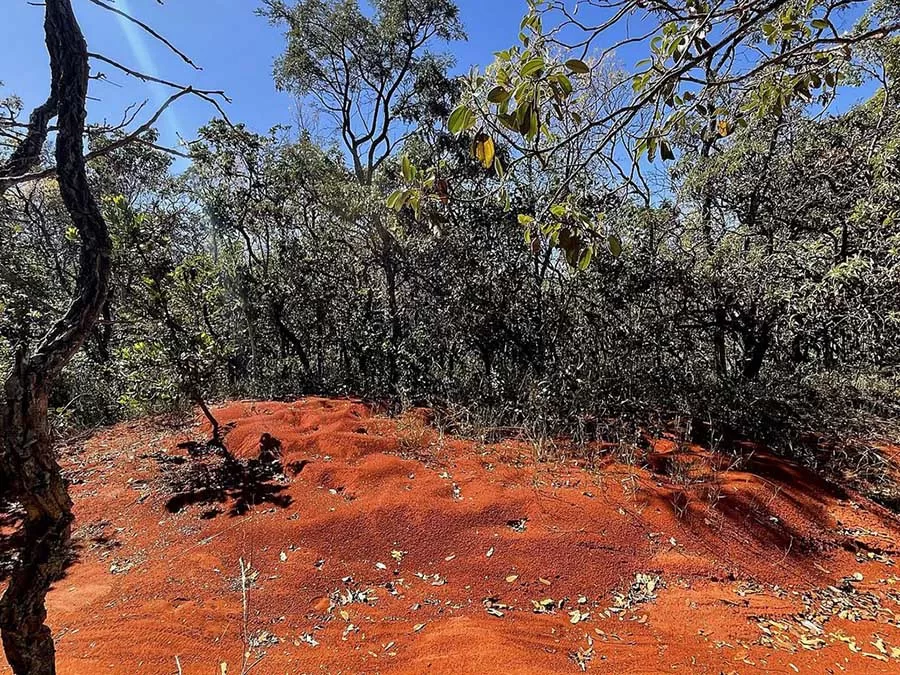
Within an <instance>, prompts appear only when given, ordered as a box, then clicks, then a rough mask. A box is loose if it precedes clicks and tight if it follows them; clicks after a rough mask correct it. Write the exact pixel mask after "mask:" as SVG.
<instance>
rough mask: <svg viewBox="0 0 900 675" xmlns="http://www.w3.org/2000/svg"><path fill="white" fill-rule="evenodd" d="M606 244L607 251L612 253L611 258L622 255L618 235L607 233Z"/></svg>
mask: <svg viewBox="0 0 900 675" xmlns="http://www.w3.org/2000/svg"><path fill="white" fill-rule="evenodd" d="M607 245H608V246H609V252H610V253H612V257H613V258H618V257H619V256H620V255H622V240H621V239H619V237H618V236H616V235H614V234H611V235H609V238H608V239H607Z"/></svg>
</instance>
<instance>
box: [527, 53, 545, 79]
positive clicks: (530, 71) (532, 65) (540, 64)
mask: <svg viewBox="0 0 900 675" xmlns="http://www.w3.org/2000/svg"><path fill="white" fill-rule="evenodd" d="M545 65H546V63H545V62H544V59H542V58H541V57H540V56H536V57H534V58H533V59H531V60H530V61H527V62H526V63H525V65H523V66H522V70H521V75H522V77H531V76H532V75H534V74H535V73H537V72H538V71H541V70H543V69H544V66H545Z"/></svg>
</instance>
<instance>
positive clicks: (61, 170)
mask: <svg viewBox="0 0 900 675" xmlns="http://www.w3.org/2000/svg"><path fill="white" fill-rule="evenodd" d="M45 7H46V10H45V12H46V13H45V20H44V32H45V35H46V40H47V50H48V52H49V54H50V69H51V74H52V78H53V81H52V84H51V92H52V94H51V96H50V100H48V103H45V104H44V106H42V108H44V107H45V106H47V105H48V104H50V103H51V102H53V101H55V110H56V113H57V118H58V120H57V121H58V124H57V126H58V135H57V141H56V164H57V176H58V182H59V191H60V196H61V197H62V200H63V203H64V205H65V207H66V211H67V212H68V213H69V216H70V217H71V219H72V223H73V225H74V226H75V228H76V229H77V231H78V234H79V238H80V240H81V251H80V256H79V273H78V279H77V283H76V288H75V295H74V297H73V298H72V303H71V305H70V306H69V309H68V310H67V311H66V313H65V315H64V316H63V317H61V318H60V319H59V320H58V321H57V322H56V324H54V326H53V327H52V328H51V329H50V331H49V332H48V333H47V335H46V336H45V337H44V338H43V340H42V341H41V343H40V344H39V345H38V347H37V348H36V349H35V350H34V352H33V353H32V354H30V355H29V354H28V353H27V351H26V349H25V347H20V348H19V349H18V350H17V355H16V362H15V364H14V366H13V368H12V370H11V372H10V373H9V375H8V377H7V380H6V385H5V391H4V394H5V400H4V401H3V407H2V417H0V436H2V439H3V441H2V443H3V444H2V446H0V478H2V482H3V485H4V487H5V488H6V489H8V490H9V491H10V496H11V498H12V499H13V500H15V501H18V502H20V503H21V505H22V507H23V508H24V510H25V522H24V525H23V534H24V540H23V546H22V551H21V555H20V557H19V561H18V564H17V567H16V569H15V570H14V571H13V573H12V575H11V576H10V579H9V585H8V587H7V589H6V592H5V593H4V595H3V599H2V601H0V633H2V640H3V647H4V650H5V652H6V658H7V661H8V662H9V664H10V666H11V667H12V669H13V672H14V673H15V674H16V675H53V674H54V673H55V672H56V666H55V652H54V647H53V638H52V634H51V632H50V629H49V628H48V627H47V626H46V625H45V624H44V621H45V620H46V616H47V611H46V608H45V599H46V595H47V592H48V590H49V589H50V585H51V584H52V583H53V582H54V581H56V580H57V579H59V577H60V575H61V574H62V572H63V571H64V569H65V566H66V563H67V560H68V546H69V535H70V530H71V523H72V503H71V500H70V499H69V495H68V489H67V486H66V482H65V480H64V479H63V477H62V472H61V471H60V467H59V464H58V463H57V461H56V458H55V456H54V453H53V447H52V444H51V441H50V432H49V427H48V423H47V401H48V398H49V395H50V391H51V389H52V387H53V384H54V382H55V380H56V379H57V377H58V376H59V373H60V371H61V370H62V369H63V367H64V366H65V365H66V363H68V361H69V359H71V358H72V355H73V354H74V353H75V352H76V351H78V349H80V348H81V346H82V345H83V344H84V341H85V339H86V337H87V336H88V334H89V333H90V331H91V329H92V327H93V326H94V324H95V323H96V321H97V317H98V316H99V314H100V311H101V309H102V307H103V303H104V302H105V300H106V294H107V289H108V285H109V254H110V240H109V234H108V232H107V229H106V223H105V222H104V220H103V216H102V214H101V213H100V209H99V208H98V207H97V203H96V201H95V200H94V198H93V196H92V194H91V191H90V188H89V185H88V180H87V174H86V171H85V166H84V155H83V146H82V138H83V135H84V120H85V100H86V97H87V85H88V74H89V67H88V56H87V45H86V44H85V41H84V37H83V36H82V34H81V29H80V28H79V26H78V22H77V20H76V18H75V15H74V13H73V11H72V6H71V2H70V0H46V2H45ZM47 114H49V113H48V111H47V110H41V109H38V110H37V111H36V113H35V114H33V115H32V124H34V125H36V126H35V128H33V129H29V134H28V138H32V133H31V132H32V131H35V132H36V133H37V134H38V135H40V136H41V139H42V141H41V143H43V141H45V140H46V130H47V124H48V123H49V119H47V118H46V115H47ZM41 133H42V135H41ZM29 142H33V139H32V141H29ZM26 154H27V155H29V156H32V157H35V159H34V160H33V162H32V163H31V165H27V166H26V164H27V162H26V163H23V164H20V165H19V166H17V167H16V168H17V169H19V170H29V169H30V168H31V167H32V166H33V165H34V162H36V161H37V160H36V156H35V155H34V152H33V150H28V151H27V152H23V156H24V155H26ZM14 156H15V154H14ZM8 168H9V167H8V165H5V166H4V167H3V169H4V170H6V169H8ZM7 486H8V487H7Z"/></svg>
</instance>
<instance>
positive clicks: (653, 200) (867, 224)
mask: <svg viewBox="0 0 900 675" xmlns="http://www.w3.org/2000/svg"><path fill="white" fill-rule="evenodd" d="M587 4H589V5H592V6H594V8H595V9H597V10H598V11H599V10H601V9H604V8H605V9H609V8H610V7H614V5H610V6H606V5H605V4H603V3H599V2H591V3H587ZM701 4H702V3H701ZM701 4H698V3H694V2H686V3H680V4H677V5H676V6H672V5H667V4H665V3H659V7H656V6H655V5H654V3H650V5H653V7H651V8H650V9H648V16H649V17H652V18H653V21H657V20H658V26H657V28H658V35H657V34H656V33H649V34H648V49H649V52H650V59H649V60H648V61H647V64H649V65H645V66H639V67H637V69H632V68H631V67H630V64H627V63H625V62H623V61H620V60H617V57H616V56H615V55H614V54H611V53H610V54H606V55H604V56H601V55H600V54H599V52H597V53H595V51H593V49H592V44H594V46H598V47H604V46H609V45H607V44H600V45H596V43H593V42H592V40H594V39H596V38H598V35H602V31H600V30H599V29H597V30H596V34H594V35H592V36H591V35H589V36H588V37H587V38H585V39H584V40H581V38H580V37H577V36H576V37H575V38H574V39H572V40H570V42H569V43H568V44H566V43H563V42H562V40H561V36H562V35H564V34H565V35H567V36H570V33H571V31H572V30H574V28H573V27H579V28H580V29H582V30H585V31H588V32H590V30H588V29H587V28H585V26H584V25H583V24H581V23H578V22H576V21H575V19H574V18H573V17H572V16H569V15H568V14H567V13H565V12H563V10H564V8H565V7H566V3H535V4H534V6H533V7H532V10H531V12H530V13H529V15H528V16H527V17H526V20H525V21H524V22H523V25H522V41H521V45H519V46H518V47H516V48H513V49H510V50H508V51H506V52H502V53H500V54H499V55H498V60H497V62H496V63H494V64H492V65H491V66H489V67H488V68H487V69H486V70H485V71H484V73H481V74H473V75H472V76H471V77H468V78H461V79H456V78H453V77H451V76H450V75H449V73H450V72H451V70H452V67H453V63H452V60H451V59H450V58H449V57H448V56H446V55H445V54H442V53H441V52H442V50H443V49H444V46H445V45H446V43H447V41H452V40H459V39H462V38H463V37H464V33H463V27H462V26H461V25H460V22H459V19H458V11H457V8H456V7H455V5H454V4H453V2H452V1H451V0H377V1H376V2H374V3H373V6H374V12H368V11H363V9H361V8H360V7H359V6H358V4H357V3H356V2H354V1H353V0H346V1H343V2H332V1H329V0H300V1H298V2H296V3H293V4H291V3H285V2H281V1H278V0H269V1H268V2H265V3H263V8H262V10H261V13H262V14H263V15H264V16H265V17H267V18H268V19H269V20H271V21H273V22H275V23H276V24H277V25H279V26H283V27H284V29H285V30H286V49H285V51H284V55H283V57H282V58H281V59H280V60H279V61H278V63H277V64H276V66H275V79H276V82H277V83H278V85H279V86H280V87H283V88H285V89H287V90H290V91H292V92H294V93H295V94H296V95H297V97H298V99H299V100H301V101H302V102H303V104H304V105H305V106H307V107H309V108H310V109H314V110H316V111H317V113H318V114H319V115H320V116H321V117H322V118H323V119H328V120H330V121H331V123H330V124H329V125H325V126H326V127H327V129H328V131H327V132H326V133H319V134H316V135H313V134H312V133H310V132H308V131H306V130H303V129H299V130H292V129H289V128H287V127H285V128H276V129H273V130H272V131H271V132H269V133H266V134H259V133H255V132H252V131H250V130H249V129H247V128H245V127H244V126H242V125H241V124H233V123H232V122H231V121H228V120H227V119H224V118H221V119H216V120H214V121H211V122H210V123H209V124H208V125H206V126H205V127H204V128H203V129H201V130H200V131H199V135H198V139H197V140H196V141H195V142H193V143H191V144H190V145H189V147H188V148H187V151H188V154H189V159H188V160H183V159H180V160H175V159H173V155H172V154H171V153H170V152H167V151H166V149H164V148H160V147H159V146H158V144H157V142H156V141H157V138H156V136H155V133H154V132H153V131H152V129H150V128H149V127H148V128H146V129H142V130H141V131H140V133H139V134H137V135H134V136H133V137H129V136H127V132H126V131H125V130H122V129H116V128H101V127H95V128H93V129H88V132H87V138H88V139H89V144H90V147H89V151H90V153H89V154H88V158H89V159H91V161H90V162H89V163H88V164H87V171H88V180H89V183H90V192H91V193H92V194H93V195H95V196H96V197H97V201H98V203H99V208H100V211H101V212H102V219H103V221H104V222H105V225H106V227H108V229H109V237H110V240H111V254H110V259H109V264H110V273H109V284H108V285H109V292H108V294H106V297H105V300H104V301H103V303H102V307H101V308H100V310H99V318H98V320H96V321H93V320H91V321H87V319H85V321H84V322H83V323H84V328H85V335H84V338H85V339H84V345H83V349H81V351H79V352H78V353H77V354H76V355H75V356H74V357H73V358H72V359H71V361H69V362H68V364H67V365H66V366H65V369H64V370H63V371H62V373H61V375H60V379H59V380H58V381H57V382H56V383H55V385H54V386H53V387H52V390H49V391H48V395H49V397H50V398H49V401H50V404H49V405H50V420H51V422H52V425H53V428H54V429H55V430H56V431H57V432H58V433H66V432H69V431H71V430H73V429H77V428H81V427H91V426H95V425H100V424H107V423H111V422H113V421H115V420H118V419H121V418H123V417H127V416H133V415H143V414H147V413H152V412H155V411H163V410H172V409H184V408H185V407H186V406H189V405H190V406H193V405H200V406H201V407H202V408H203V410H204V411H205V412H206V413H207V414H210V413H209V411H208V409H207V406H206V404H207V402H208V401H215V400H221V399H226V398H236V397H259V398H281V397H295V396H299V395H303V394H309V393H318V394H328V395H353V396H360V397H364V398H367V399H372V400H378V401H387V402H390V403H391V404H393V405H395V406H397V407H402V406H410V405H427V406H432V407H435V408H437V409H438V410H441V411H445V412H446V413H447V417H448V419H449V418H453V419H455V420H457V421H459V420H466V421H467V422H469V423H472V424H480V425H481V426H482V427H490V428H496V429H500V428H509V427H527V428H529V429H531V430H533V431H534V432H536V433H541V434H565V435H572V436H575V437H577V438H579V439H590V438H595V437H598V436H603V435H605V434H615V433H620V432H623V431H627V430H628V429H634V428H636V427H639V426H642V425H644V426H646V425H650V424H658V423H660V424H669V423H678V424H690V425H691V426H692V427H693V428H694V430H695V431H696V432H698V433H699V432H703V433H707V432H709V431H712V432H713V433H714V434H716V435H721V434H726V433H727V434H742V435H748V436H752V437H754V438H761V439H763V440H768V441H770V442H772V443H773V444H776V445H778V444H780V447H782V449H786V448H791V449H792V450H793V452H795V453H796V454H797V455H798V456H800V457H802V458H803V459H805V460H808V461H811V462H814V463H822V462H827V461H828V458H829V457H830V455H829V454H828V453H824V454H823V453H822V452H821V451H823V450H824V449H830V448H833V447H837V446H834V445H832V444H833V442H834V441H835V440H840V441H842V442H847V441H848V440H859V441H861V440H864V439H869V440H872V439H876V438H877V437H878V436H879V434H881V433H883V432H888V431H890V429H891V420H892V418H894V417H895V416H896V414H897V412H898V409H900V370H898V366H900V341H898V336H900V330H898V328H900V304H898V298H900V266H898V265H900V228H898V223H897V218H898V213H900V92H898V90H897V76H898V74H900V44H898V43H897V38H896V37H894V33H895V31H896V18H897V17H895V16H894V13H895V11H896V10H894V9H892V8H891V7H890V6H882V5H881V4H879V3H872V4H869V3H853V2H851V3H847V2H834V3H807V4H804V5H803V6H802V7H801V6H799V5H797V6H795V4H794V3H774V4H772V5H766V6H765V7H762V6H760V7H759V8H756V4H757V3H750V5H752V6H753V9H752V12H751V10H750V9H746V11H747V12H751V14H753V12H757V13H756V14H753V15H752V16H748V15H744V14H740V16H739V13H737V10H736V9H735V8H734V7H732V5H731V4H730V3H725V4H719V5H716V6H715V7H714V8H708V7H706V6H705V5H703V6H702V7H701ZM56 5H66V6H67V5H68V2H64V1H62V0H53V1H52V2H48V8H49V7H51V6H54V7H55V6H56ZM682 5H683V6H682ZM735 6H736V5H735ZM748 7H749V6H748ZM704 8H705V9H704ZM48 11H49V10H48ZM706 11H708V12H709V16H710V17H712V18H711V19H710V24H709V26H707V27H706V28H705V29H704V30H703V31H702V32H700V33H698V32H696V31H695V32H693V33H692V32H691V31H692V30H693V29H692V28H691V27H692V26H694V27H696V26H698V25H701V24H702V22H699V23H698V21H699V19H698V16H700V15H702V14H703V13H704V12H706ZM740 11H741V12H744V11H745V10H744V9H742V10H740ZM69 12H71V10H69ZM698 12H699V14H698ZM670 14H671V16H670ZM547 17H550V18H554V17H555V18H556V19H557V21H559V22H560V24H559V25H560V26H561V27H562V28H565V30H562V29H560V30H549V31H545V29H544V27H543V23H542V22H543V21H546V20H547ZM839 17H843V19H841V18H839ZM260 20H262V19H260ZM842 20H843V21H844V23H845V24H846V26H845V25H844V24H841V23H840V21H842ZM651 23H652V22H651ZM654 25H656V24H654ZM729 36H730V37H729ZM657 37H658V38H659V41H656V38H657ZM719 37H721V38H722V39H721V40H720V41H719V42H716V40H717V39H718V38H719ZM588 38H590V39H588ZM726 38H728V39H726ZM585 45H586V46H585ZM573 48H575V52H579V51H580V53H573ZM754 50H755V51H754ZM607 51H608V50H607ZM750 51H753V53H754V54H756V53H757V52H758V53H759V54H762V56H758V57H754V58H757V61H756V63H758V66H757V67H755V68H754V67H751V68H747V69H745V70H740V71H739V70H737V68H736V66H735V63H737V62H740V63H745V62H746V61H747V58H746V57H747V53H749V52H750ZM723 54H724V56H722V59H721V60H718V56H719V55H723ZM685 64H687V65H685ZM641 68H644V70H642V69H641ZM698 71H699V72H700V73H702V75H697V74H696V72H698ZM852 85H855V86H856V89H853V88H852ZM840 92H849V93H840ZM853 92H856V94H858V95H860V96H861V97H862V98H861V100H860V101H859V102H858V103H856V104H853V105H849V103H848V102H849V101H851V100H852V98H853V95H854V94H853ZM190 93H195V92H190ZM204 95H205V94H204ZM2 109H3V111H5V112H4V116H3V117H2V118H0V134H2V136H0V138H2V139H4V145H5V147H6V148H7V149H8V152H5V154H4V155H2V156H3V159H4V163H3V167H4V170H3V172H2V173H0V190H2V201H0V251H2V254H0V255H2V258H3V262H2V265H0V358H2V360H3V361H4V363H12V362H13V361H14V360H15V359H16V358H19V356H17V355H20V354H22V353H25V351H27V350H28V349H30V348H31V347H34V346H37V345H39V344H41V340H42V338H43V336H45V335H46V334H47V333H48V331H50V330H51V328H52V327H53V326H54V325H57V324H56V322H57V321H58V317H60V316H63V315H65V313H66V311H67V308H68V307H69V303H70V298H71V297H73V294H74V295H77V294H78V293H79V292H80V291H79V289H81V288H82V286H81V285H80V284H82V278H81V276H79V275H82V273H83V269H84V264H85V251H86V250H89V249H90V246H86V243H85V236H87V234H86V230H85V229H84V228H82V227H80V226H79V225H78V224H77V223H76V224H73V219H72V213H73V211H72V205H71V204H70V203H68V202H67V196H66V193H65V189H63V190H60V188H59V186H60V185H62V182H61V181H57V180H56V178H55V177H54V176H53V172H52V171H48V172H47V173H46V174H43V175H37V176H36V177H35V178H33V179H29V180H22V179H21V174H27V173H28V171H29V170H32V169H39V168H40V166H41V165H43V164H48V163H49V158H48V157H39V156H37V155H35V156H34V157H33V158H32V159H33V161H31V162H30V163H26V164H21V162H19V161H18V160H19V159H20V158H19V157H18V156H17V155H16V152H18V150H17V148H20V147H21V146H22V144H23V138H26V133H25V131H23V130H27V129H28V128H29V127H28V125H26V124H25V123H24V122H22V121H21V119H20V113H21V112H22V111H21V104H20V103H19V102H18V100H17V99H16V98H15V97H14V96H10V97H8V98H6V99H5V100H4V101H3V106H2ZM76 133H80V132H77V130H76ZM44 136H46V123H45V124H44ZM126 140H127V141H129V142H124V141H126ZM70 150H71V148H70ZM176 161H177V162H179V163H178V164H177V169H178V170H177V171H175V170H173V169H174V168H175V167H173V162H176ZM62 169H63V167H62V164H60V167H59V173H60V175H62ZM17 176H18V179H16V177H17ZM10 177H12V178H13V179H10ZM69 201H71V200H69ZM97 297H98V298H99V297H100V296H99V295H98V296H97ZM87 318H91V319H93V317H87ZM23 350H24V351H23ZM460 411H465V414H457V413H459V412H460ZM459 428H460V429H462V430H465V429H463V427H462V426H460V427H459ZM841 447H847V446H841ZM874 461H875V460H872V459H871V457H870V466H871V467H875V468H877V466H878V465H877V463H874V464H873V463H872V462H874ZM21 489H22V490H24V489H25V488H24V487H23V488H21Z"/></svg>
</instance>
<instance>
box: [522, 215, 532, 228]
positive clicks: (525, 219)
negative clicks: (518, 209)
mask: <svg viewBox="0 0 900 675" xmlns="http://www.w3.org/2000/svg"><path fill="white" fill-rule="evenodd" d="M532 223H534V217H533V216H529V215H527V214H524V213H520V214H519V225H521V226H522V227H528V226H529V225H531V224H532Z"/></svg>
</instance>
